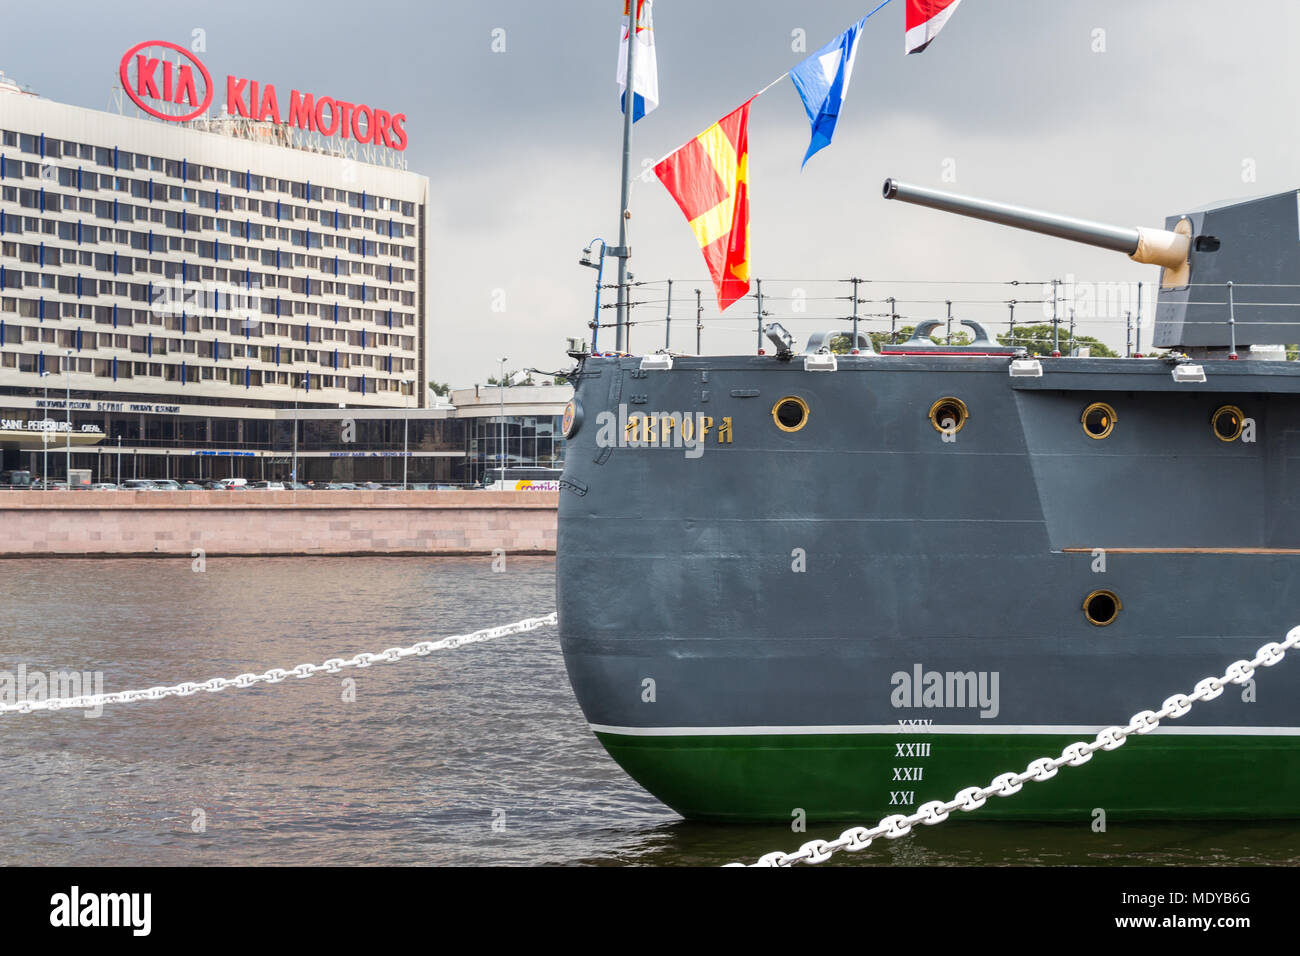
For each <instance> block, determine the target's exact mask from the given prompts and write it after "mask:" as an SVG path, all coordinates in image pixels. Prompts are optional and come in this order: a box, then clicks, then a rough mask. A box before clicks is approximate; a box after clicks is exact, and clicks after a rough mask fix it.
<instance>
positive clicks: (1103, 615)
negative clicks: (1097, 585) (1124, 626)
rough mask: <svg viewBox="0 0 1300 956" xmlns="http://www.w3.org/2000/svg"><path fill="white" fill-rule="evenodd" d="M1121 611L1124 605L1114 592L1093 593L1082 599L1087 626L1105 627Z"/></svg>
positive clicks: (1101, 591)
mask: <svg viewBox="0 0 1300 956" xmlns="http://www.w3.org/2000/svg"><path fill="white" fill-rule="evenodd" d="M1123 609H1124V604H1123V602H1122V601H1120V599H1119V596H1118V595H1117V594H1116V593H1115V592H1114V591H1107V590H1104V589H1103V590H1100V591H1093V592H1092V593H1091V594H1089V595H1088V596H1087V597H1086V598H1084V599H1083V616H1084V617H1086V618H1087V619H1088V623H1089V624H1095V625H1096V626H1097V627H1105V626H1106V625H1107V624H1110V623H1112V622H1114V620H1115V618H1117V617H1119V612H1120V611H1122V610H1123Z"/></svg>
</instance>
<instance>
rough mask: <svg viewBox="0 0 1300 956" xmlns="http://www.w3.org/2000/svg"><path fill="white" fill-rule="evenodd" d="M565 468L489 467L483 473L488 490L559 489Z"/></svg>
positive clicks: (485, 486)
mask: <svg viewBox="0 0 1300 956" xmlns="http://www.w3.org/2000/svg"><path fill="white" fill-rule="evenodd" d="M562 474H564V469H563V468H529V467H516V468H489V469H488V470H487V471H486V472H485V473H484V475H483V487H484V488H485V489H487V490H488V491H559V490H560V476H561V475H562Z"/></svg>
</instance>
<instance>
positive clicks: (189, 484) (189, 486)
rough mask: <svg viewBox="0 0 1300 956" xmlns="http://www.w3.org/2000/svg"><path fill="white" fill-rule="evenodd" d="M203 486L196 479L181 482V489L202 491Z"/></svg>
mask: <svg viewBox="0 0 1300 956" xmlns="http://www.w3.org/2000/svg"><path fill="white" fill-rule="evenodd" d="M202 490H203V486H202V485H201V484H199V483H198V482H197V481H186V482H183V483H182V484H181V491H202Z"/></svg>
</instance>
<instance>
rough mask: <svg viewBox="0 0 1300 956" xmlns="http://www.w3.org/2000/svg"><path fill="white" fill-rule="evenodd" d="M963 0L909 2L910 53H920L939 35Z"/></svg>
mask: <svg viewBox="0 0 1300 956" xmlns="http://www.w3.org/2000/svg"><path fill="white" fill-rule="evenodd" d="M959 3H961V0H907V34H906V36H905V37H904V42H905V44H906V46H907V52H908V53H920V52H921V51H922V50H924V49H925V48H926V47H928V46H929V45H930V41H931V40H933V39H934V38H935V37H937V36H938V35H939V31H940V30H942V29H943V25H944V24H945V23H947V22H948V18H949V17H950V16H952V12H953V11H954V10H956V9H957V4H959Z"/></svg>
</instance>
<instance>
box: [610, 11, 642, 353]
mask: <svg viewBox="0 0 1300 956" xmlns="http://www.w3.org/2000/svg"><path fill="white" fill-rule="evenodd" d="M639 7H640V0H627V10H628V14H627V76H626V79H625V82H624V84H623V174H622V179H621V180H620V183H619V187H620V189H621V190H622V196H621V198H620V200H619V204H618V248H617V249H613V250H610V251H611V252H612V253H613V254H614V255H615V256H617V257H618V312H617V316H616V320H615V321H616V324H615V326H614V351H616V352H621V351H623V343H624V336H625V335H626V332H627V299H628V296H627V293H628V288H627V259H628V255H629V250H628V248H627V221H628V219H629V218H630V216H631V215H632V214H631V213H630V212H629V211H628V208H627V206H628V202H629V197H628V193H629V192H630V191H631V186H632V184H631V181H630V179H629V171H630V169H629V167H630V165H631V162H632V122H633V120H632V114H633V112H634V111H635V107H636V91H635V90H634V89H633V88H632V76H633V72H632V71H633V65H634V63H635V62H636V21H637V13H638V8H639Z"/></svg>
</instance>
